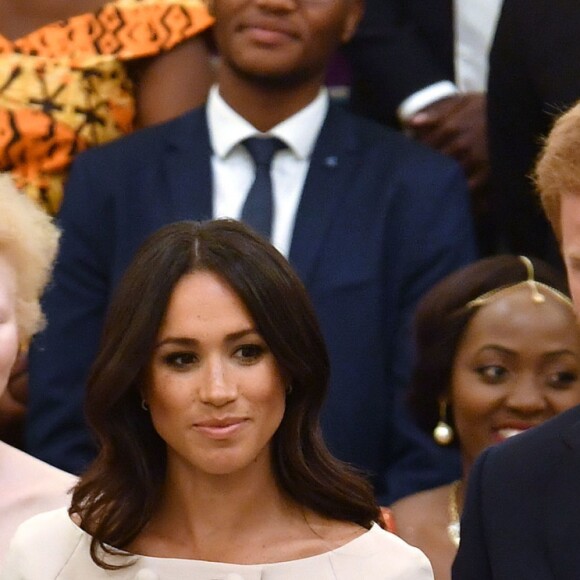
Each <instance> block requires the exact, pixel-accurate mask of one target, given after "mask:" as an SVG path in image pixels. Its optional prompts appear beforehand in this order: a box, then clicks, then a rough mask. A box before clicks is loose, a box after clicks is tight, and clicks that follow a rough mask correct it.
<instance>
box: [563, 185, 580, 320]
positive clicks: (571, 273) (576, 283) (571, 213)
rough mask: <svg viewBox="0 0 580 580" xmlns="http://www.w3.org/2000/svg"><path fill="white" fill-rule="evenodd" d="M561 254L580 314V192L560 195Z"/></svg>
mask: <svg viewBox="0 0 580 580" xmlns="http://www.w3.org/2000/svg"><path fill="white" fill-rule="evenodd" d="M560 223H561V226H562V255H563V257H564V263H565V264H566V272H567V274H568V285H569V286H570V292H571V294H572V300H573V301H574V308H575V309H576V313H577V314H580V193H578V194H573V193H570V194H565V195H563V196H562V207H561V217H560Z"/></svg>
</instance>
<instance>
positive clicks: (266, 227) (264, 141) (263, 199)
mask: <svg viewBox="0 0 580 580" xmlns="http://www.w3.org/2000/svg"><path fill="white" fill-rule="evenodd" d="M243 144H244V146H245V147H246V149H247V150H248V153H249V154H250V155H251V156H252V159H253V160H254V163H255V165H256V176H255V178H254V183H252V187H251V188H250V191H249V192H248V196H247V197H246V202H245V203H244V207H243V208H242V221H243V222H245V223H246V224H248V225H249V226H250V227H251V228H253V229H254V230H256V231H257V232H258V233H259V234H261V235H262V236H264V237H265V238H266V239H268V240H269V239H270V238H271V235H272V219H273V216H274V200H273V194H272V178H271V176H270V169H271V164H272V159H273V158H274V154H275V153H276V151H279V150H280V149H284V148H286V145H285V144H284V143H283V142H282V141H280V139H277V138H275V137H266V138H260V137H251V138H249V139H246V140H245V141H243Z"/></svg>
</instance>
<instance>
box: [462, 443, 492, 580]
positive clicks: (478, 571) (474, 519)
mask: <svg viewBox="0 0 580 580" xmlns="http://www.w3.org/2000/svg"><path fill="white" fill-rule="evenodd" d="M488 455H489V450H488V451H485V452H484V453H483V454H482V455H481V456H480V457H479V459H478V461H476V463H475V465H474V467H473V468H472V470H471V472H470V474H469V485H468V489H467V495H466V499H465V507H464V508H463V515H462V517H461V542H460V545H459V551H458V553H457V557H456V559H455V562H454V563H453V573H452V574H453V580H491V578H493V575H492V572H491V567H490V562H489V556H488V552H487V541H486V536H485V528H484V513H483V511H482V498H483V471H484V468H485V464H486V460H487V458H488Z"/></svg>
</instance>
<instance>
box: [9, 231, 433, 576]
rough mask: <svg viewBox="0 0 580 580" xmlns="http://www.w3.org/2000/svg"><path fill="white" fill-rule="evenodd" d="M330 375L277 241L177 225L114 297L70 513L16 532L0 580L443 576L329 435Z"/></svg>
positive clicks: (150, 245)
mask: <svg viewBox="0 0 580 580" xmlns="http://www.w3.org/2000/svg"><path fill="white" fill-rule="evenodd" d="M329 372H330V363H329V358H328V355H327V352H326V348H325V345H324V341H323V338H322V333H321V330H320V328H319V326H318V323H317V320H316V317H315V314H314V309H313V307H312V305H311V304H310V301H309V299H308V296H307V293H306V290H305V288H304V286H303V284H302V282H301V281H300V279H299V278H298V276H297V275H296V274H295V273H294V271H293V270H292V269H291V268H290V266H289V264H288V262H287V261H286V259H285V258H284V257H283V256H282V255H281V254H280V253H279V252H277V251H276V250H275V249H274V248H273V247H272V246H271V245H270V244H269V243H268V242H266V241H265V240H264V239H263V238H262V237H260V236H258V235H257V234H254V233H252V232H251V230H250V229H249V228H247V227H246V226H244V225H242V224H241V223H240V222H236V221H234V220H221V221H213V222H205V223H199V222H191V221H185V222H177V223H174V224H171V225H168V226H165V227H164V228H162V229H161V230H159V231H158V232H157V233H155V234H153V235H152V236H151V237H150V238H149V239H148V240H147V241H146V242H145V244H144V245H143V246H142V247H141V249H140V250H139V251H138V253H137V255H136V257H135V258H134V260H133V261H132V263H131V265H130V266H129V268H128V269H127V271H126V273H125V275H124V277H123V279H122V281H121V283H120V285H119V288H118V291H117V292H116V293H115V296H114V297H113V300H112V303H111V309H110V311H109V314H108V317H107V322H106V324H105V329H104V335H103V342H102V347H101V350H100V352H99V354H98V357H97V360H96V362H95V365H94V367H93V369H92V373H91V378H90V380H89V385H88V393H87V406H86V409H87V415H88V419H89V422H90V424H91V426H92V428H93V430H94V432H95V434H96V436H97V439H98V441H99V443H100V452H99V455H98V457H97V459H96V461H95V462H94V463H93V464H92V466H91V467H90V468H89V470H88V471H87V472H86V473H85V474H84V475H83V476H82V477H81V480H80V483H79V485H78V486H77V487H76V488H75V491H74V495H73V502H72V506H71V509H70V510H69V513H70V515H69V513H67V511H66V510H56V511H53V512H49V513H47V514H42V515H41V516H40V517H37V518H33V519H31V520H29V522H28V523H26V524H24V525H23V526H21V528H20V529H19V531H18V532H17V534H16V536H15V539H14V541H13V543H12V547H11V552H10V554H9V555H8V558H7V565H6V569H5V570H4V572H3V574H0V577H2V578H4V579H9V578H16V577H17V578H21V579H22V580H25V579H27V580H28V579H29V580H33V579H36V578H38V577H39V576H42V578H44V579H46V580H52V579H55V578H57V577H58V578H61V577H65V576H66V577H69V578H70V577H74V578H89V577H90V578H92V577H97V575H98V577H99V578H109V577H110V578H118V577H119V574H125V573H127V574H130V575H131V577H139V578H145V577H147V578H152V577H155V578H158V577H161V578H167V577H172V578H194V577H195V578H199V579H200V580H201V579H207V580H209V579H210V578H217V577H220V578H225V577H227V578H234V577H235V578H242V577H244V578H250V577H251V578H262V577H264V578H265V577H266V576H267V577H268V578H270V579H271V580H283V579H287V578H301V579H304V580H314V579H316V580H318V579H319V578H341V579H343V580H359V579H360V578H368V579H372V578H381V579H385V580H395V579H396V580H429V579H432V578H433V575H432V571H431V567H430V565H429V562H428V560H427V558H426V557H425V556H424V554H422V553H421V552H420V551H419V550H418V549H416V548H412V547H410V546H408V545H407V544H406V543H405V542H403V541H402V540H401V539H400V538H398V537H396V536H395V535H394V534H391V533H389V532H387V531H385V530H383V529H382V528H381V527H380V526H379V525H378V523H377V522H381V521H382V518H381V515H380V510H379V507H378V506H377V504H376V503H375V500H374V496H373V488H372V486H371V484H370V482H368V481H366V480H365V479H363V478H362V477H361V476H360V475H359V474H358V472H356V471H355V470H354V469H353V468H352V467H350V466H348V465H347V464H346V463H342V462H340V461H338V460H336V459H335V458H334V457H332V456H331V455H330V453H329V452H328V451H327V449H326V447H325V445H324V443H323V440H322V436H321V430H320V424H319V415H320V410H321V406H322V403H323V399H324V397H325V394H326V392H327V389H328V382H329ZM71 516H72V519H71ZM39 545H42V546H43V550H42V551H40V550H38V546H39ZM120 550H122V551H123V552H120ZM123 566H129V568H128V570H126V571H119V570H118V568H119V567H123ZM135 575H136V576H135ZM122 577H127V576H126V575H125V576H122Z"/></svg>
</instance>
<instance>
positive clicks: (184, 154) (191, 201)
mask: <svg viewBox="0 0 580 580" xmlns="http://www.w3.org/2000/svg"><path fill="white" fill-rule="evenodd" d="M174 129H175V130H174V131H172V132H171V133H170V134H169V135H168V136H167V149H166V155H165V159H164V171H165V176H166V178H165V179H166V182H167V184H168V191H167V197H168V200H169V203H170V214H171V215H172V216H173V217H174V219H179V220H181V219H195V220H203V219H211V217H212V211H213V210H212V177H211V146H210V141H209V132H208V128H207V121H206V113H205V107H201V108H199V109H195V110H194V111H192V112H191V113H189V114H188V115H186V116H185V117H183V119H182V122H181V123H180V124H176V125H175V127H174Z"/></svg>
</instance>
